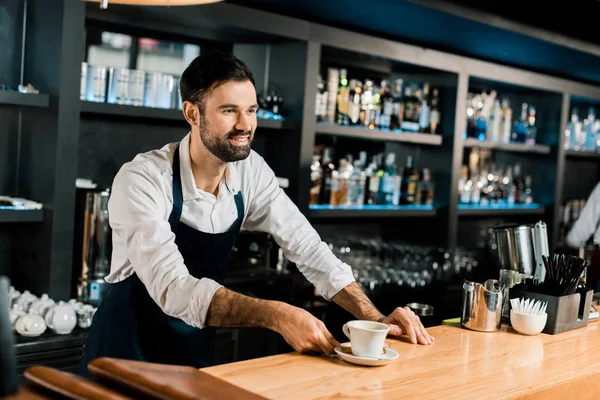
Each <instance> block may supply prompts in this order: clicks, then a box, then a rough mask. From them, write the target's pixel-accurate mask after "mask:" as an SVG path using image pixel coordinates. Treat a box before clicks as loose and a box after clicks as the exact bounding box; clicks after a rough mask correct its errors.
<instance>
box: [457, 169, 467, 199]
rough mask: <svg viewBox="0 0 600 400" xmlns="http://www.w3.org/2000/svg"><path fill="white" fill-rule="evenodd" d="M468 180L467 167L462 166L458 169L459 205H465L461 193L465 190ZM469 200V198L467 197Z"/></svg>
mask: <svg viewBox="0 0 600 400" xmlns="http://www.w3.org/2000/svg"><path fill="white" fill-rule="evenodd" d="M468 180H469V167H467V166H466V165H463V166H462V167H461V168H460V178H459V179H458V201H459V203H465V202H464V201H462V199H463V191H464V190H465V185H466V184H467V181H468ZM469 198H470V197H469Z"/></svg>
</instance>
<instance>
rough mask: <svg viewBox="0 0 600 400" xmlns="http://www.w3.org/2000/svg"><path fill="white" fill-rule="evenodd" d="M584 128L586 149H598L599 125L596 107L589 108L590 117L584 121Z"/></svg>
mask: <svg viewBox="0 0 600 400" xmlns="http://www.w3.org/2000/svg"><path fill="white" fill-rule="evenodd" d="M583 130H584V132H585V144H584V149H585V151H593V152H596V151H597V150H598V145H597V143H596V136H597V125H596V110H595V109H594V107H590V108H589V110H588V117H587V119H586V120H585V122H584V127H583Z"/></svg>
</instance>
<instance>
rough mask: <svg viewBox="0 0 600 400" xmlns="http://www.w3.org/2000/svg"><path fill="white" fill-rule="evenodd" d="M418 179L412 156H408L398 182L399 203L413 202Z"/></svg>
mask: <svg viewBox="0 0 600 400" xmlns="http://www.w3.org/2000/svg"><path fill="white" fill-rule="evenodd" d="M418 180H419V171H418V170H417V169H416V168H415V167H414V164H413V157H412V156H408V157H407V159H406V166H405V167H404V170H403V171H402V180H401V184H400V204H402V205H407V204H414V203H415V198H416V195H417V182H418Z"/></svg>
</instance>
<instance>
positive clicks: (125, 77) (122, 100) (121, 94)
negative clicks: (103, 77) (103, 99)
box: [107, 67, 130, 105]
mask: <svg viewBox="0 0 600 400" xmlns="http://www.w3.org/2000/svg"><path fill="white" fill-rule="evenodd" d="M129 75H130V73H129V69H128V68H116V67H110V68H109V69H108V100H107V103H110V104H121V105H126V104H127V99H128V97H129Z"/></svg>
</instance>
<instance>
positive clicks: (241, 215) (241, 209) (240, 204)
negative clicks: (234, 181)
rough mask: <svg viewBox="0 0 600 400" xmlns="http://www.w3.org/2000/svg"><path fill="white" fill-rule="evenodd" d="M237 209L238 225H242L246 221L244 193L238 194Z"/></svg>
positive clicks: (236, 195)
mask: <svg viewBox="0 0 600 400" xmlns="http://www.w3.org/2000/svg"><path fill="white" fill-rule="evenodd" d="M233 198H234V199H235V208H236V209H237V220H236V221H235V223H236V224H238V225H241V224H242V221H243V220H244V197H242V192H237V193H236V194H235V196H233Z"/></svg>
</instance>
